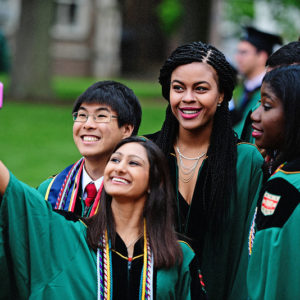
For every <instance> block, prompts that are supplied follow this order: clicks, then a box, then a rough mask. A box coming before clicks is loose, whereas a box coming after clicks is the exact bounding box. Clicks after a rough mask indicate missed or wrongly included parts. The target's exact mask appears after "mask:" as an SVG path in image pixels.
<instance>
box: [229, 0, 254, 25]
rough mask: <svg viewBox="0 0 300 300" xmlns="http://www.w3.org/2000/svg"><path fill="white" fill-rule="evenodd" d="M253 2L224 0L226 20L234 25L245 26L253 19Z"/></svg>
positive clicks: (248, 0) (249, 0) (250, 0)
mask: <svg viewBox="0 0 300 300" xmlns="http://www.w3.org/2000/svg"><path fill="white" fill-rule="evenodd" d="M254 1H255V0H225V1H224V4H225V5H224V8H225V15H226V18H227V19H229V20H230V21H232V22H234V23H236V24H245V23H247V22H251V20H253V19H254V15H255V10H254Z"/></svg>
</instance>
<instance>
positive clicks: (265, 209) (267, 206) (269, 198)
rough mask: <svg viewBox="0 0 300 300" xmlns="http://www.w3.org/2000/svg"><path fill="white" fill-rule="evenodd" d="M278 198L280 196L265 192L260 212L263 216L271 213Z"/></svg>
mask: <svg viewBox="0 0 300 300" xmlns="http://www.w3.org/2000/svg"><path fill="white" fill-rule="evenodd" d="M280 198H281V196H278V195H273V194H270V193H268V192H265V194H264V198H263V201H262V204H261V212H262V213H263V214H264V215H265V216H270V215H273V213H274V211H275V209H276V206H277V204H278V202H279V200H280Z"/></svg>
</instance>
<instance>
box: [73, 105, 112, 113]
mask: <svg viewBox="0 0 300 300" xmlns="http://www.w3.org/2000/svg"><path fill="white" fill-rule="evenodd" d="M80 109H82V110H85V111H87V109H86V108H85V107H84V106H80V107H79V108H78V110H80ZM100 110H105V111H107V112H110V110H109V109H108V108H107V107H99V108H97V109H96V111H100Z"/></svg>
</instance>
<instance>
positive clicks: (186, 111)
mask: <svg viewBox="0 0 300 300" xmlns="http://www.w3.org/2000/svg"><path fill="white" fill-rule="evenodd" d="M182 112H183V113H184V114H187V115H192V114H196V113H197V112H198V110H182Z"/></svg>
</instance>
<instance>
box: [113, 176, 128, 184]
mask: <svg viewBox="0 0 300 300" xmlns="http://www.w3.org/2000/svg"><path fill="white" fill-rule="evenodd" d="M112 181H116V182H121V183H125V184H128V181H126V180H125V179H122V178H117V177H113V179H112Z"/></svg>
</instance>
